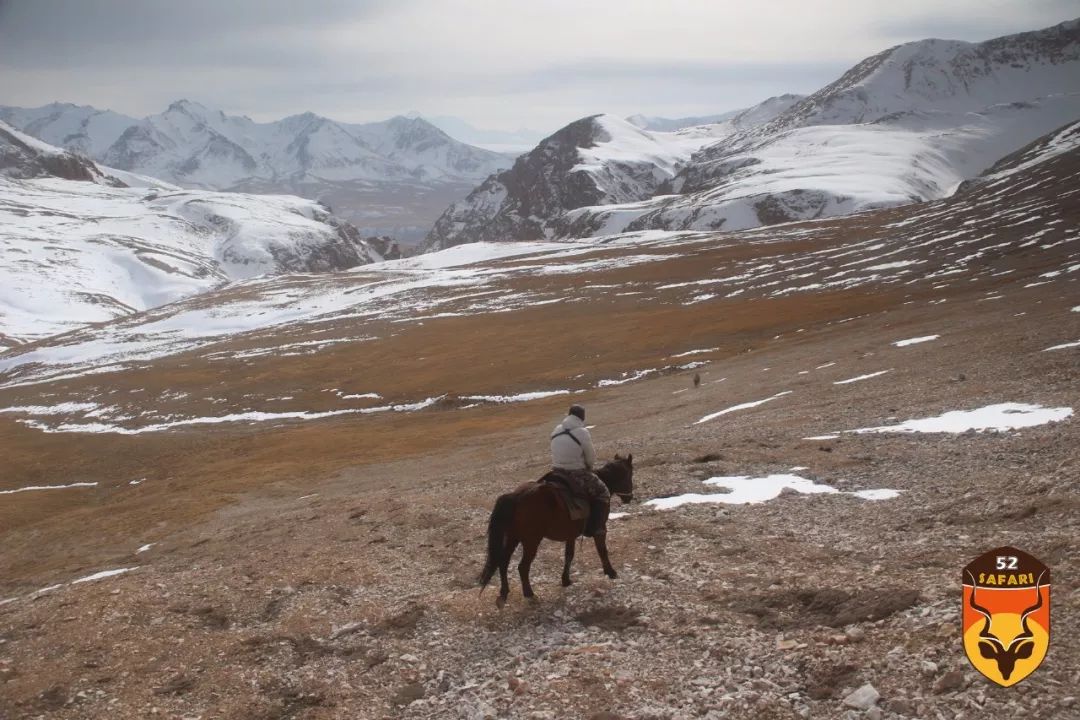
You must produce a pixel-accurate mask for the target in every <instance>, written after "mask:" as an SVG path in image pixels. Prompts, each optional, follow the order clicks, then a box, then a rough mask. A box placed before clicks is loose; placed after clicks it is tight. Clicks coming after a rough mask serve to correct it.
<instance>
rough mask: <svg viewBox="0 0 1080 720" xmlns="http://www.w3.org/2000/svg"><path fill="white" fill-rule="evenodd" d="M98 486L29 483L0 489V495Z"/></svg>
mask: <svg viewBox="0 0 1080 720" xmlns="http://www.w3.org/2000/svg"><path fill="white" fill-rule="evenodd" d="M83 487H97V483H96V482H78V483H71V484H70V485H27V486H26V487H21V488H15V489H14V490H0V495H14V494H15V493H21V492H29V491H31V490H64V489H66V488H83Z"/></svg>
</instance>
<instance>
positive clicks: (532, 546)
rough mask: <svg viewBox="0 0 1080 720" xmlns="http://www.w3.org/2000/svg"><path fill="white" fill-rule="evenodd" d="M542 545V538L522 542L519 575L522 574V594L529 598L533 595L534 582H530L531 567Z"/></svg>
mask: <svg viewBox="0 0 1080 720" xmlns="http://www.w3.org/2000/svg"><path fill="white" fill-rule="evenodd" d="M539 547H540V540H539V539H537V540H535V541H533V542H528V541H524V542H522V551H521V562H519V563H518V575H520V576H521V594H522V595H524V596H525V597H527V598H532V597H533V591H532V584H531V583H530V582H529V568H530V567H532V561H533V559H534V558H535V557H536V551H537V549H539Z"/></svg>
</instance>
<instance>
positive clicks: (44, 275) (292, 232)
mask: <svg viewBox="0 0 1080 720" xmlns="http://www.w3.org/2000/svg"><path fill="white" fill-rule="evenodd" d="M129 185H132V187H129ZM380 246H381V249H382V250H384V251H386V252H388V253H393V252H396V250H395V249H394V247H393V245H392V243H389V242H381V244H380ZM380 259H382V256H381V254H380V253H379V252H378V251H377V250H375V249H373V247H372V246H371V245H369V244H368V243H367V242H365V241H364V239H363V238H361V236H360V234H359V232H358V231H357V230H356V229H355V228H354V227H352V226H351V225H349V224H348V223H346V222H344V221H342V220H340V219H338V218H336V217H334V216H333V215H332V214H331V213H329V212H328V211H327V209H326V208H324V207H322V206H320V205H318V204H317V203H314V202H311V201H309V200H302V199H300V198H297V197H289V196H257V195H244V194H239V193H212V192H207V191H197V190H182V189H180V188H178V187H175V186H171V185H168V184H165V183H160V182H158V181H155V180H152V179H150V178H146V177H141V176H137V175H132V174H130V173H125V172H122V171H116V170H112V169H110V168H104V169H102V168H100V167H98V166H97V165H96V164H95V163H93V162H91V161H90V160H87V159H85V158H83V157H79V156H76V155H73V154H71V153H69V152H66V151H63V150H60V149H59V148H55V147H52V146H50V145H46V144H45V143H43V142H41V141H39V140H36V139H34V138H31V137H28V136H26V135H24V134H22V133H20V132H19V131H17V130H14V129H13V128H11V127H10V126H7V125H5V124H4V123H2V122H0V346H4V345H12V344H17V343H19V342H25V341H27V340H30V339H36V338H42V337H45V336H48V335H52V334H55V333H58V332H63V331H66V330H69V329H71V328H74V327H78V326H80V325H84V324H86V323H92V322H101V321H104V320H109V319H112V318H115V317H120V316H125V315H129V314H131V313H136V312H139V311H141V310H146V309H147V308H151V307H155V306H157V305H161V304H165V303H169V302H173V301H175V300H178V299H180V298H184V297H188V296H191V295H194V294H197V293H200V292H205V291H206V290H209V289H211V288H213V287H217V286H219V285H222V284H224V283H226V282H229V281H235V280H241V279H245V278H251V277H254V276H257V275H267V274H275V273H282V272H325V271H328V270H340V269H344V268H349V267H354V266H356V265H360V264H363V263H367V262H371V261H372V260H380Z"/></svg>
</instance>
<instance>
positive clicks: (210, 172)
mask: <svg viewBox="0 0 1080 720" xmlns="http://www.w3.org/2000/svg"><path fill="white" fill-rule="evenodd" d="M4 118H7V119H9V120H10V122H11V124H12V125H13V126H15V127H17V128H19V129H21V130H23V131H24V132H27V133H29V134H31V135H35V137H42V135H40V134H38V133H39V131H40V132H42V133H45V132H47V133H49V135H48V137H47V139H48V140H49V141H51V142H52V143H53V144H57V145H60V146H63V147H66V148H69V149H73V150H75V151H77V152H80V153H83V154H86V155H87V156H89V157H92V158H94V159H95V160H98V161H100V162H102V163H104V164H106V165H108V166H109V167H111V168H117V169H118V170H124V171H130V172H133V173H137V174H139V175H145V176H149V177H154V178H158V179H160V180H163V181H165V182H168V183H172V184H175V185H179V186H182V187H189V188H200V189H207V190H231V191H244V192H260V193H290V194H300V195H303V196H304V197H308V198H311V199H316V200H321V201H325V202H327V203H329V204H331V205H332V206H333V207H334V208H335V210H336V211H337V212H338V213H340V214H341V215H342V216H344V217H346V218H348V219H350V220H352V221H353V222H355V223H357V224H360V223H363V227H364V230H365V232H366V233H370V234H393V235H395V236H397V237H399V238H401V239H404V238H409V239H411V240H413V241H414V242H415V241H416V240H419V239H420V238H421V237H423V234H424V233H426V232H427V231H428V230H429V229H430V228H431V225H432V223H433V222H434V221H435V219H436V218H437V217H438V213H439V212H441V211H442V210H443V208H445V206H446V204H447V203H448V202H450V201H451V200H453V199H456V198H460V197H461V196H462V195H464V194H465V193H466V192H468V190H469V188H471V187H473V186H475V184H476V183H477V182H478V181H480V180H482V179H483V178H485V177H487V176H488V175H490V174H492V173H494V172H497V171H498V170H501V169H503V168H506V167H508V166H509V165H510V164H511V160H510V159H509V158H508V157H506V156H504V155H501V154H499V153H496V152H492V151H489V150H483V149H481V148H476V147H472V146H470V145H466V144H465V143H462V142H459V141H457V140H455V139H453V138H451V137H450V136H449V135H447V134H446V133H444V132H442V131H441V130H439V129H438V128H436V127H435V126H434V125H432V124H431V123H429V122H427V121H426V120H423V119H421V118H406V117H395V118H391V119H390V120H386V121H383V122H375V123H364V124H350V123H341V122H337V121H335V120H331V119H329V118H325V117H322V116H319V115H316V114H314V113H311V112H305V113H301V114H298V115H292V116H289V117H286V118H284V119H282V120H279V121H277V122H269V123H260V122H255V121H254V120H252V119H251V118H249V117H245V116H232V115H226V114H225V113H224V112H222V111H220V110H216V109H213V108H209V107H206V106H205V105H202V104H200V103H198V102H194V101H192V100H177V101H175V102H173V103H171V104H170V105H169V106H168V107H167V108H166V109H165V110H164V111H163V112H161V113H158V114H156V115H151V116H149V117H146V118H143V119H141V120H136V119H134V118H128V117H124V116H121V115H116V114H115V113H109V112H108V111H100V110H95V109H94V108H80V107H76V106H74V105H61V104H56V105H51V106H46V107H45V108H37V109H34V110H24V109H21V108H3V107H0V119H4Z"/></svg>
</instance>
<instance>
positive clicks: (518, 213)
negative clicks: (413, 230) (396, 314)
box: [425, 115, 703, 249]
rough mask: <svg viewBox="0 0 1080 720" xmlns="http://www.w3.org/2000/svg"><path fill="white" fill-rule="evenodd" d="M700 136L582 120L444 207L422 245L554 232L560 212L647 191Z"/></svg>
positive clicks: (670, 173) (609, 119)
mask: <svg viewBox="0 0 1080 720" xmlns="http://www.w3.org/2000/svg"><path fill="white" fill-rule="evenodd" d="M702 142H703V140H702V135H701V134H700V133H687V134H683V135H680V134H676V133H650V132H648V131H645V130H641V129H640V128H638V127H636V126H634V125H632V124H631V123H629V122H627V121H625V120H622V119H620V118H617V117H614V116H612V115H593V116H590V117H587V118H582V119H581V120H577V121H575V122H572V123H570V124H569V125H567V126H566V127H564V128H562V129H561V130H559V131H558V132H556V133H555V134H554V135H551V136H550V137H547V138H545V139H544V140H542V141H541V142H540V144H539V145H537V146H536V148H534V149H533V150H532V151H531V152H529V153H526V154H525V155H522V156H521V157H519V158H518V159H517V160H516V161H515V163H514V166H513V167H512V168H510V169H509V170H505V171H503V172H501V173H498V174H496V175H492V176H491V177H489V178H488V179H487V180H485V181H484V182H483V183H482V184H481V185H480V186H479V187H478V188H476V189H475V190H474V191H473V192H471V193H470V194H469V196H468V197H466V198H465V200H464V201H462V202H459V203H455V204H454V205H452V206H450V208H449V209H447V211H446V212H445V213H443V215H442V217H440V218H439V220H438V221H437V222H436V223H435V227H434V229H433V230H432V231H431V233H429V234H428V237H427V240H426V241H425V248H426V249H441V248H446V247H450V246H452V245H458V244H461V243H465V242H477V241H501V240H534V239H538V238H542V237H545V236H548V235H551V234H553V233H554V234H558V231H557V230H556V225H557V224H558V223H559V221H560V220H561V218H562V216H563V214H564V213H566V212H568V211H572V210H575V209H577V208H582V207H587V206H594V205H606V204H612V203H621V202H628V201H633V200H637V199H640V198H644V197H650V196H651V195H652V194H654V193H655V192H656V191H657V189H658V188H660V187H661V186H662V185H663V184H664V183H665V182H667V181H669V180H671V178H673V177H674V175H675V172H676V170H677V168H678V166H679V164H680V163H681V162H685V161H686V160H688V159H689V157H690V153H691V152H692V151H693V150H694V149H696V148H697V147H699V146H700V145H701V143H702Z"/></svg>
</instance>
